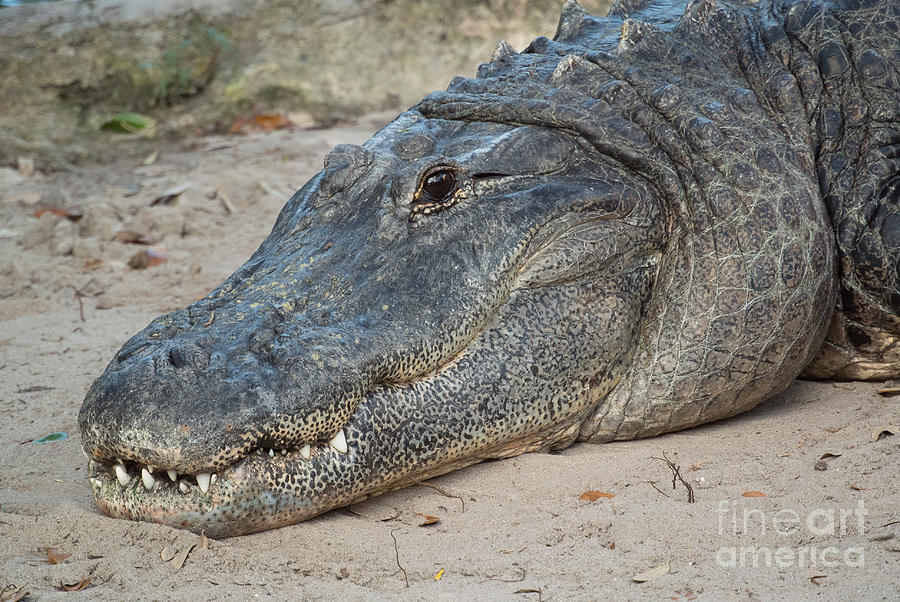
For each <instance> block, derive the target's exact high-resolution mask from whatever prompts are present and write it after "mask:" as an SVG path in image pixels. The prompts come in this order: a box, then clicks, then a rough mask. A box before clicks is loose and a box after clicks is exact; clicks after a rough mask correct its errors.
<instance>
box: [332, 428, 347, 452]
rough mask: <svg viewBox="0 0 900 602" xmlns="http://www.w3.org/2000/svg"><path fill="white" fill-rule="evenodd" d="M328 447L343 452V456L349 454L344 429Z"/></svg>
mask: <svg viewBox="0 0 900 602" xmlns="http://www.w3.org/2000/svg"><path fill="white" fill-rule="evenodd" d="M328 445H330V446H331V447H333V448H334V449H336V450H337V451H339V452H341V453H342V454H346V453H347V437H346V435H344V429H341V430H339V431H338V432H337V435H335V436H334V437H333V438H332V439H331V441H329V442H328Z"/></svg>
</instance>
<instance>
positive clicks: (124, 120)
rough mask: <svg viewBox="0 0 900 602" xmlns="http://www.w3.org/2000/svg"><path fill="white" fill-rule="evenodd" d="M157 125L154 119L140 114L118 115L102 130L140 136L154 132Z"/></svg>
mask: <svg viewBox="0 0 900 602" xmlns="http://www.w3.org/2000/svg"><path fill="white" fill-rule="evenodd" d="M155 125H156V121H155V120H154V119H153V118H152V117H147V116H146V115H141V114H140V113H117V114H115V115H113V116H112V118H111V119H110V120H109V121H107V122H106V123H104V124H103V125H101V126H100V129H101V130H106V131H109V132H123V133H126V134H140V133H142V132H147V131H150V130H152V129H153V127H154V126H155Z"/></svg>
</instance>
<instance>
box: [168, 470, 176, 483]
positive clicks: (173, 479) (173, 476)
mask: <svg viewBox="0 0 900 602" xmlns="http://www.w3.org/2000/svg"><path fill="white" fill-rule="evenodd" d="M166 474H168V475H169V479H171V480H172V482H173V483H174V482H175V481H177V480H178V473H177V472H175V471H174V470H167V471H166Z"/></svg>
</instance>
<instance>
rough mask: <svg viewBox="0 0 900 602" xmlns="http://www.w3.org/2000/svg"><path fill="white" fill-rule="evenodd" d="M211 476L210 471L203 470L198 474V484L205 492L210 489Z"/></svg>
mask: <svg viewBox="0 0 900 602" xmlns="http://www.w3.org/2000/svg"><path fill="white" fill-rule="evenodd" d="M209 476H210V475H209V473H208V472H201V473H200V474H198V475H197V485H199V486H200V491H202V492H203V493H206V492H207V491H209Z"/></svg>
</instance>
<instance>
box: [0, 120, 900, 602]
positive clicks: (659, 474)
mask: <svg viewBox="0 0 900 602" xmlns="http://www.w3.org/2000/svg"><path fill="white" fill-rule="evenodd" d="M383 118H384V116H381V117H377V118H373V120H370V121H367V122H363V123H360V124H358V125H356V126H353V127H342V128H335V129H331V130H318V131H299V130H298V131H277V132H271V133H256V134H251V135H248V136H237V137H226V138H214V139H208V138H202V139H194V140H190V141H188V142H186V143H181V144H179V145H171V144H169V145H167V144H164V143H160V150H161V153H160V155H159V157H158V159H157V160H156V161H155V162H154V163H153V164H152V165H142V164H141V162H140V160H135V159H124V158H123V159H121V161H120V162H119V163H118V164H115V165H108V166H100V167H88V168H78V169H76V170H72V171H65V172H57V173H53V174H33V175H30V176H23V175H22V174H20V173H19V172H16V171H13V170H9V169H5V170H0V258H2V263H0V467H2V468H0V588H3V587H4V586H6V587H7V588H8V589H7V590H5V595H6V596H11V597H13V598H14V595H13V594H11V591H12V590H13V589H15V588H19V587H21V588H23V589H21V590H19V593H22V592H24V591H28V592H30V594H29V598H30V599H47V600H53V599H65V600H75V599H78V600H83V599H107V600H123V599H178V600H183V599H189V598H196V599H212V598H216V599H222V600H244V599H253V598H275V599H298V598H310V599H317V598H338V597H339V598H342V599H350V600H371V599H428V600H431V599H482V600H486V599H491V600H493V599H508V600H560V599H591V598H597V597H601V596H603V597H606V596H609V597H612V596H615V597H616V598H617V599H635V598H651V599H671V600H693V599H697V598H700V599H715V600H719V599H734V600H751V599H773V598H782V597H786V596H790V597H791V598H795V599H844V600H846V599H851V598H855V599H865V600H878V599H896V597H897V595H898V594H897V592H898V591H900V495H898V487H900V479H898V477H900V462H898V457H900V456H898V452H900V436H888V437H884V438H882V439H880V440H878V441H876V442H873V441H872V440H871V439H872V437H871V433H872V431H873V430H875V429H877V428H878V427H880V426H881V425H887V424H898V423H900V416H898V415H900V411H898V410H900V402H898V400H900V397H893V398H891V397H883V396H880V395H878V394H877V390H878V388H879V386H878V385H875V384H865V383H839V384H833V383H810V382H797V383H795V384H794V385H793V386H791V387H790V388H789V389H788V390H787V391H786V392H785V393H784V394H782V395H780V396H779V397H778V398H776V399H774V400H771V401H770V402H768V403H766V404H764V405H763V406H761V407H760V408H758V409H757V410H756V411H753V412H751V413H749V414H746V415H744V416H741V417H739V418H736V419H732V420H729V421H726V422H722V423H719V424H713V425H708V426H704V427H700V428H696V429H692V430H689V431H684V432H680V433H675V434H672V435H667V436H663V437H659V438H656V439H652V440H643V441H636V442H629V443H615V444H609V445H603V446H593V445H583V444H579V445H575V446H573V447H571V448H569V449H567V450H565V451H564V452H562V453H559V454H552V455H551V454H529V455H525V456H520V457H518V458H514V459H511V460H504V461H499V462H490V463H485V464H481V465H478V466H474V467H471V468H468V469H465V470H461V471H458V472H456V473H452V474H450V475H447V476H444V477H441V478H438V479H434V480H432V481H430V483H429V484H428V486H425V485H419V486H414V487H410V488H407V489H404V490H401V491H397V492H394V493H390V494H386V495H384V496H381V497H379V498H376V499H374V500H372V501H369V502H366V503H363V504H359V505H357V506H353V507H351V508H348V509H342V510H337V511H333V512H329V513H327V514H325V515H323V516H321V517H319V518H317V519H314V520H311V521H308V522H305V523H302V524H299V525H294V526H291V527H286V528H282V529H277V530H274V531H268V532H264V533H260V534H256V535H251V536H246V537H238V538H232V539H226V540H219V541H209V542H207V543H206V544H205V546H204V543H203V542H202V541H201V540H200V538H198V536H196V535H193V534H191V533H189V532H186V531H179V530H175V529H171V528H168V527H163V526H158V525H152V524H143V523H133V522H128V521H122V520H114V519H110V518H107V517H105V516H102V515H100V514H99V513H98V512H97V511H96V509H95V508H94V505H93V503H92V500H91V497H90V493H89V489H88V483H87V475H86V460H85V457H84V455H83V454H82V453H81V445H80V439H79V435H78V431H77V426H76V417H77V412H78V409H79V407H80V405H81V400H82V398H83V396H84V394H85V392H86V391H87V389H88V387H89V385H90V383H91V381H92V380H93V379H94V378H95V377H96V376H98V375H99V374H100V373H101V371H102V370H103V368H104V366H105V365H106V363H107V362H108V361H109V359H110V358H111V357H112V354H113V353H114V352H115V350H116V349H117V348H118V347H119V345H120V344H121V343H122V342H123V341H125V340H126V339H127V338H128V337H129V336H130V335H131V334H133V333H134V332H136V331H137V330H139V329H140V328H142V327H143V326H144V325H145V324H146V323H147V322H148V321H149V320H150V319H151V318H153V317H154V316H155V315H157V314H158V313H161V312H163V311H167V310H170V309H174V308H177V307H180V306H182V305H184V304H186V303H188V302H190V301H192V300H193V299H196V298H198V297H200V296H202V295H203V294H205V293H206V292H207V291H208V290H209V289H211V288H212V287H214V286H215V285H216V284H218V282H219V281H220V280H222V279H223V278H224V277H226V276H227V275H228V274H229V273H230V272H231V271H232V270H233V269H235V268H236V267H237V266H238V265H240V264H241V263H242V262H243V261H244V260H245V259H246V258H247V257H249V255H250V253H251V252H252V251H253V250H254V249H255V248H256V246H257V245H258V243H259V242H260V240H261V239H262V238H263V236H264V235H265V234H266V233H267V231H268V229H269V228H270V227H271V224H272V223H273V222H274V219H275V216H276V213H277V211H278V210H279V208H280V207H281V205H282V203H283V202H284V200H285V199H286V198H287V197H288V196H289V194H290V192H291V191H292V190H294V189H295V188H297V187H299V186H300V185H301V184H302V183H303V182H304V181H305V180H306V179H307V178H308V177H309V176H311V175H312V174H313V173H314V171H315V170H316V169H318V167H319V166H320V165H321V159H322V157H323V156H324V155H325V153H326V151H327V150H328V149H329V148H330V147H331V146H333V145H335V144H339V143H343V142H361V141H362V140H364V139H366V138H367V137H368V136H369V134H370V133H371V132H372V131H373V130H374V129H375V128H376V127H377V121H378V120H379V119H383ZM115 144H120V145H122V154H123V156H128V154H129V153H128V148H129V146H128V145H129V143H128V142H127V141H121V142H115ZM26 171H27V169H26ZM184 186H190V187H189V188H188V189H187V190H186V191H185V192H183V194H181V196H180V197H179V198H178V199H177V201H176V202H175V203H174V204H170V205H165V204H157V205H155V206H151V203H152V202H153V200H154V199H156V198H158V197H160V196H161V195H163V193H164V192H165V191H167V190H169V189H171V188H173V187H184ZM216 191H219V192H218V193H216ZM223 197H224V198H227V199H228V200H227V203H226V202H225V201H223ZM226 204H228V205H230V211H229V209H227V208H226ZM42 207H56V208H68V209H69V210H70V213H75V211H74V210H75V209H77V211H78V212H80V213H81V214H82V217H81V219H80V220H79V221H78V222H77V223H75V222H73V221H71V220H69V219H68V218H66V217H57V216H54V215H52V214H46V215H44V216H43V217H42V218H41V219H36V218H35V217H34V213H35V210H36V209H38V208H42ZM120 231H130V232H132V234H131V235H130V236H131V237H132V238H134V237H136V236H137V235H140V236H141V237H143V238H144V239H149V240H150V241H152V242H153V245H152V248H153V249H154V250H156V251H158V252H159V253H161V254H163V256H164V257H165V258H166V261H165V262H164V263H162V264H160V265H157V266H153V267H149V268H147V269H143V270H135V269H132V268H130V267H128V265H127V263H128V261H129V259H130V258H131V257H132V256H133V255H134V254H135V253H138V252H139V251H141V250H142V249H145V248H146V247H143V246H140V245H136V244H130V243H125V242H110V241H111V240H112V239H113V238H114V237H115V236H116V234H117V233H118V232H120ZM121 236H124V235H120V237H121ZM54 432H64V433H67V434H68V437H67V438H65V439H62V440H57V441H52V442H48V443H44V444H38V443H37V440H38V439H40V438H41V437H44V436H45V435H48V434H50V433H54ZM663 454H665V455H666V456H667V457H668V458H669V459H670V460H672V461H673V463H675V464H676V465H678V466H679V467H680V470H681V474H682V475H683V477H684V480H685V482H686V483H687V484H688V485H690V486H691V487H692V489H693V492H694V495H695V501H694V503H689V502H688V491H687V488H686V487H685V485H684V484H682V483H677V485H676V487H675V488H674V489H673V487H672V473H671V471H670V469H669V467H668V466H667V465H666V463H665V462H664V461H662V460H661V459H659V458H661V457H662V455H663ZM824 454H833V456H831V457H826V459H824V460H821V458H822V457H823V455H824ZM817 463H818V464H819V466H818V468H819V469H818V470H817V469H816V465H817ZM823 466H824V467H825V468H827V470H824V471H823V470H821V468H822V467H823ZM588 491H599V492H603V493H605V494H610V495H611V497H602V496H601V497H600V498H599V499H597V500H596V501H588V500H585V499H582V497H581V495H582V494H583V493H585V492H588ZM748 492H760V493H759V494H756V496H755V497H747V496H746V494H747V493H748ZM763 495H764V496H763ZM421 515H431V516H436V517H438V518H439V519H440V520H439V522H437V523H436V524H432V525H428V526H420V523H422V522H423V518H422V516H421ZM48 548H55V550H56V552H55V553H54V554H52V556H53V559H54V560H57V561H58V562H56V563H55V564H53V563H51V562H50V561H49V559H48V552H47V549H48ZM173 555H174V557H173ZM170 557H171V559H170ZM658 567H662V568H658ZM654 569H656V570H655V573H656V574H657V575H658V576H655V577H653V575H649V576H650V577H652V578H650V579H649V580H648V581H646V582H644V583H638V582H636V581H635V580H634V579H633V578H634V577H635V576H637V575H639V574H641V573H645V572H647V571H650V572H651V573H653V572H654V571H653V570H654ZM85 580H88V581H87V583H86V584H85V583H84V582H85ZM79 583H82V584H84V585H86V588H85V589H84V590H83V591H80V592H77V593H75V592H67V591H63V590H62V589H60V588H61V587H63V586H66V585H68V586H72V585H73V584H79ZM0 598H2V596H0ZM2 599H7V598H2Z"/></svg>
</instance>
